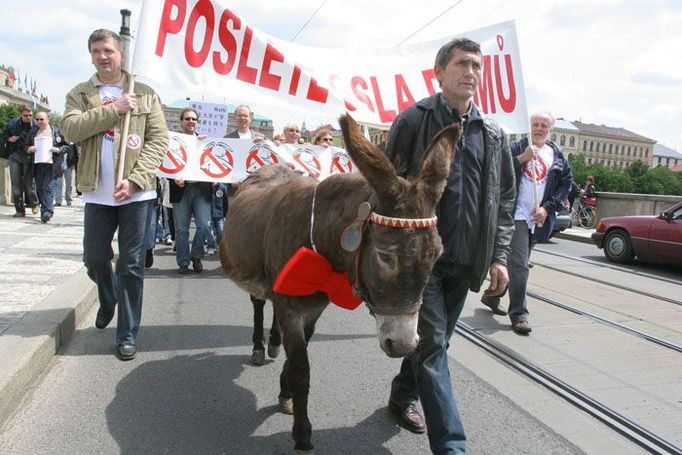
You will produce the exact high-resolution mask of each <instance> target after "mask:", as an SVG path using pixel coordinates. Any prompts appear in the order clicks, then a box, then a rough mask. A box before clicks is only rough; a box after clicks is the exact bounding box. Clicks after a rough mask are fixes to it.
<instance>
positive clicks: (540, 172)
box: [526, 158, 547, 182]
mask: <svg viewBox="0 0 682 455" xmlns="http://www.w3.org/2000/svg"><path fill="white" fill-rule="evenodd" d="M531 163H535V180H537V181H538V182H541V181H542V180H543V179H544V178H545V176H546V175H547V163H545V162H544V161H543V160H542V159H540V158H536V159H535V160H533V161H529V162H528V164H527V165H526V176H527V177H528V178H529V179H530V180H531V181H533V173H532V172H531V169H530V167H531V166H532V165H533V164H531Z"/></svg>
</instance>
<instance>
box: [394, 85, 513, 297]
mask: <svg viewBox="0 0 682 455" xmlns="http://www.w3.org/2000/svg"><path fill="white" fill-rule="evenodd" d="M454 121H460V119H459V115H458V114H457V113H456V111H455V112H453V111H452V110H450V109H449V108H448V107H447V106H446V105H445V103H444V101H443V99H442V97H441V94H440V93H439V94H436V95H433V96H430V97H428V98H424V99H423V100H421V101H419V102H417V103H416V104H413V105H412V106H410V107H409V108H408V109H406V110H405V111H403V112H402V113H401V114H400V115H399V116H398V118H397V119H396V120H395V122H394V123H393V126H392V127H391V132H390V134H389V137H388V141H387V144H386V153H387V155H388V156H389V158H390V159H391V160H392V161H393V163H394V165H395V166H396V168H397V169H398V173H399V174H400V175H402V176H403V177H408V178H409V177H416V176H417V175H418V174H419V170H420V168H421V164H422V161H423V160H424V153H425V151H426V150H427V148H428V146H429V144H430V143H431V140H432V139H433V137H434V136H435V135H436V134H437V133H438V132H439V131H440V130H441V129H442V128H444V127H445V126H447V125H449V124H452V123H453V122H454ZM462 147H464V149H465V150H466V151H465V152H464V153H462V152H461V151H462V150H463V148H462ZM467 155H468V156H467ZM458 160H459V162H458ZM473 174H475V175H473ZM514 182H515V181H514V167H513V164H512V157H511V153H510V151H509V146H508V143H507V139H506V137H505V135H504V132H503V131H501V130H500V129H499V127H498V126H497V124H496V123H495V122H494V121H492V120H490V119H484V118H482V117H481V115H480V114H479V112H478V110H477V109H476V107H475V106H472V111H471V112H470V115H469V119H468V120H467V122H466V123H465V125H464V127H463V139H462V140H461V141H460V142H459V144H458V146H457V152H456V153H455V159H454V160H453V165H452V166H451V168H450V174H449V176H448V182H447V188H446V193H444V196H443V198H441V202H440V203H439V205H438V231H439V233H440V234H441V238H442V241H443V256H441V258H440V259H439V261H438V263H437V264H436V267H447V266H451V265H457V262H458V258H465V260H466V258H469V260H470V263H469V264H461V265H465V266H469V267H471V279H470V283H469V287H470V288H471V290H472V291H475V292H476V291H478V290H479V289H480V287H481V284H482V283H483V280H484V279H485V277H486V275H487V273H488V269H489V267H490V264H491V263H492V262H500V263H503V264H506V263H507V256H508V254H509V250H510V246H509V245H510V242H511V236H512V233H513V230H514V219H513V218H514V217H513V207H514V201H515V197H516V191H515V189H516V187H515V183H514ZM479 189H480V190H479ZM472 204H473V205H475V206H472ZM462 216H464V217H467V219H466V220H462V219H461V217H462ZM463 226H470V227H473V228H474V229H475V231H474V234H473V235H472V236H471V237H470V238H471V240H472V241H471V242H469V244H465V245H462V244H461V241H462V239H466V235H468V234H467V233H465V234H464V235H465V236H464V237H462V227H463ZM453 233H454V235H453ZM469 234H470V233H469ZM460 248H466V249H467V251H466V252H465V253H464V254H461V251H460Z"/></svg>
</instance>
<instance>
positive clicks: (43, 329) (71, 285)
mask: <svg viewBox="0 0 682 455" xmlns="http://www.w3.org/2000/svg"><path fill="white" fill-rule="evenodd" d="M96 301H97V287H96V286H95V283H93V282H92V281H91V280H90V278H88V276H87V274H86V271H85V267H82V268H81V269H80V270H78V272H76V274H74V275H73V276H71V277H70V278H69V279H67V280H66V281H65V282H64V283H63V284H62V285H60V286H59V287H57V288H56V289H55V290H54V291H52V292H51V293H50V294H49V295H48V296H47V297H45V298H44V299H43V300H42V301H41V302H40V303H38V304H37V305H36V306H35V307H34V308H32V310H31V311H29V312H28V313H27V314H26V315H25V316H24V317H23V318H21V320H19V321H18V322H17V323H16V324H14V325H13V326H12V327H10V328H9V329H8V330H7V331H5V332H4V333H3V335H2V337H0V359H2V363H3V368H2V369H1V370H0V397H2V399H1V400H0V428H2V427H3V426H4V425H5V423H6V422H7V421H8V419H9V418H10V417H11V416H12V415H13V414H14V412H15V411H16V409H17V407H18V406H19V404H20V403H21V400H22V398H23V397H24V395H25V394H26V392H27V391H28V390H29V388H30V387H31V386H32V385H33V383H34V382H35V381H36V379H38V378H39V377H40V376H41V375H42V374H43V372H44V371H45V368H46V367H47V366H48V365H49V364H50V362H51V361H52V360H53V359H54V356H55V354H56V353H57V351H59V349H60V348H61V347H62V346H63V345H64V344H65V343H67V342H68V340H69V339H70V338H71V336H72V335H73V333H74V331H75V330H76V327H77V326H78V324H79V323H80V322H81V320H82V319H83V317H84V315H85V314H87V313H88V312H89V311H90V309H91V308H92V306H93V304H94V303H95V302H96Z"/></svg>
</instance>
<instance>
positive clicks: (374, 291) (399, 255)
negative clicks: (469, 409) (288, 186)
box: [339, 115, 459, 357]
mask: <svg viewBox="0 0 682 455" xmlns="http://www.w3.org/2000/svg"><path fill="white" fill-rule="evenodd" d="M339 122H340V124H341V129H342V130H343V137H344V140H345V143H346V148H347V150H348V152H349V154H350V155H351V157H352V158H353V161H354V162H355V164H356V165H357V166H358V169H359V170H360V172H361V173H362V175H363V176H364V177H365V178H366V179H367V181H368V182H369V185H370V187H371V189H372V196H371V198H370V200H369V201H368V202H369V203H370V205H371V215H370V216H369V219H368V222H367V224H366V226H365V231H364V236H363V238H362V243H361V245H360V247H359V251H358V255H359V256H358V257H357V259H356V262H355V264H356V265H355V269H354V274H355V276H354V280H355V286H356V289H357V290H358V291H360V292H361V294H362V296H363V300H365V302H366V303H367V305H368V306H369V308H370V311H371V312H372V313H373V314H374V316H375V317H376V323H377V331H378V335H379V343H380V344H381V348H382V349H383V350H384V352H386V354H388V355H389V356H391V357H400V356H404V355H406V354H408V353H410V352H412V351H413V350H414V349H415V348H416V346H417V342H418V341H419V337H418V335H417V321H418V312H419V307H420V306H421V299H422V292H423V290H424V287H425V286H426V282H427V279H428V277H429V274H430V273H431V269H432V268H433V265H434V263H435V262H436V260H437V259H438V257H439V256H440V254H441V250H442V244H441V240H440V237H439V235H438V231H437V229H436V217H435V212H436V205H437V204H438V201H439V199H440V197H441V195H442V193H443V190H444V188H445V184H446V180H447V176H448V172H449V170H450V162H451V161H452V157H453V153H454V150H455V144H456V143H457V139H458V137H459V125H457V124H454V125H452V126H449V127H447V128H445V129H443V130H442V131H441V132H439V133H438V135H436V137H435V138H434V140H433V142H432V144H431V145H430V146H429V148H428V150H427V151H426V152H425V156H426V158H425V160H424V162H423V164H422V167H421V171H420V173H419V176H418V177H417V178H416V179H411V180H406V179H404V178H402V177H399V176H398V175H397V173H396V170H395V168H394V167H393V165H392V164H391V162H390V161H389V160H388V158H387V157H386V156H385V155H384V154H383V153H382V152H381V151H380V150H379V149H378V148H376V147H375V146H373V145H372V144H371V143H369V141H367V140H366V139H365V138H364V137H363V136H362V134H360V131H359V129H358V126H357V124H356V123H355V121H354V120H353V119H352V118H351V117H350V116H349V115H345V116H342V117H341V118H340V119H339ZM398 140H400V139H398Z"/></svg>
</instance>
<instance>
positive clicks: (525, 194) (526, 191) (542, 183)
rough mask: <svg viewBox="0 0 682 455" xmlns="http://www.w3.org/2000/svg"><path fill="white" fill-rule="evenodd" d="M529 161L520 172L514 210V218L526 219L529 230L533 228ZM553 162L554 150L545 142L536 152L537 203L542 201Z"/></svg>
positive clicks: (531, 179)
mask: <svg viewBox="0 0 682 455" xmlns="http://www.w3.org/2000/svg"><path fill="white" fill-rule="evenodd" d="M531 163H532V161H529V162H527V163H526V168H525V169H524V171H523V172H522V173H521V183H520V184H519V194H518V196H517V197H516V211H515V212H514V219H515V220H526V222H527V223H528V227H529V228H530V230H531V231H533V230H534V229H535V223H534V222H533V209H534V207H533V178H532V176H533V174H531V168H530V166H531ZM553 163H554V151H553V150H552V147H550V146H549V145H547V144H545V145H543V146H542V148H541V149H540V150H538V153H537V159H536V160H535V179H536V181H537V186H538V196H537V198H538V205H539V204H540V203H541V202H542V196H543V195H544V194H545V187H546V186H547V177H548V175H549V170H550V169H551V168H552V164H553Z"/></svg>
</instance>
